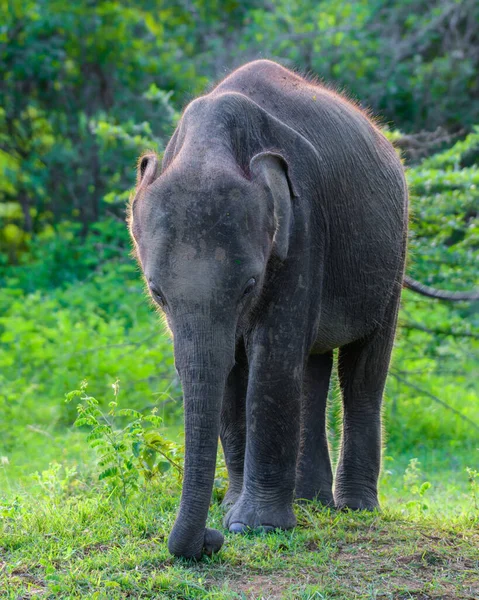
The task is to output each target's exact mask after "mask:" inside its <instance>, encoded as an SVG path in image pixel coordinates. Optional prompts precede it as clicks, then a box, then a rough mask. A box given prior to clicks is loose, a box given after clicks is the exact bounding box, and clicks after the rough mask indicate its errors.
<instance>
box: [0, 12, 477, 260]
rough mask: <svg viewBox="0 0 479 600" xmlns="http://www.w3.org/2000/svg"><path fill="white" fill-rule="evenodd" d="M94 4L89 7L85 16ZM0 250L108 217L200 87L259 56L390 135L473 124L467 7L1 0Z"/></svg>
mask: <svg viewBox="0 0 479 600" xmlns="http://www.w3.org/2000/svg"><path fill="white" fill-rule="evenodd" d="M93 7H94V9H93ZM0 21H1V23H2V27H1V30H0V86H1V87H0V91H1V96H2V106H1V108H0V249H3V250H4V251H7V252H8V254H9V257H10V259H11V260H16V259H18V255H19V253H21V252H22V249H24V246H25V242H27V241H28V239H29V238H30V235H31V233H32V232H38V231H41V230H43V228H44V227H45V226H46V225H47V224H51V223H58V222H59V221H61V220H62V219H63V218H65V217H68V218H70V219H71V218H74V219H78V220H80V222H82V224H83V230H85V228H86V227H87V226H88V224H89V223H91V222H94V221H96V220H97V219H98V218H99V216H101V215H103V216H104V215H105V214H108V213H114V214H120V213H121V212H122V208H123V206H124V204H125V199H126V197H127V196H128V190H129V189H130V188H131V186H132V167H133V165H134V161H135V157H136V156H137V155H138V154H139V153H140V152H141V151H143V150H145V149H146V148H153V149H155V150H160V151H161V150H162V149H163V148H164V145H165V142H166V140H167V139H168V137H169V136H170V134H171V132H172V129H173V125H174V123H175V120H176V118H177V115H178V112H177V111H179V110H180V109H181V107H182V106H183V105H184V103H185V102H186V101H188V100H189V99H191V98H192V96H194V95H195V94H197V93H199V92H200V91H202V90H203V89H204V88H205V85H206V84H207V82H209V81H211V80H214V79H217V78H220V77H222V76H224V74H225V72H226V71H227V70H228V69H231V68H233V67H235V66H238V65H239V64H241V63H243V62H246V61H248V60H251V59H254V58H260V57H273V58H275V59H277V60H280V62H282V63H284V64H285V65H286V66H291V67H297V68H299V69H301V70H302V71H305V72H306V71H307V72H311V73H313V74H315V75H318V76H319V77H321V78H324V79H325V80H326V81H328V82H330V83H332V84H334V85H336V86H338V87H340V88H346V89H347V90H348V92H349V93H350V94H352V95H353V96H354V97H356V98H358V99H359V100H360V102H361V104H362V105H364V106H366V107H371V108H372V109H373V111H374V112H375V113H377V114H378V115H380V116H381V118H382V119H383V120H384V121H385V122H394V123H395V126H396V127H399V128H400V129H402V130H405V131H410V130H419V129H423V128H426V129H433V128H435V127H437V126H439V125H440V126H443V127H444V126H445V127H447V128H449V129H452V130H457V129H462V128H466V129H470V128H471V126H472V125H474V123H477V122H479V83H478V78H477V72H478V70H479V52H478V51H477V47H478V44H479V33H478V27H477V23H478V22H479V5H478V3H477V2H476V1H475V0H460V1H454V0H451V1H450V2H437V3H431V2H429V1H428V0H407V2H403V1H400V0H394V1H393V2H390V1H388V0H374V1H370V0H360V1H357V0H356V1H354V2H337V1H336V0H323V1H322V2H311V1H310V0H300V1H298V2H295V3H291V2H290V1H289V0H287V1H286V0H278V1H275V2H269V1H268V2H262V1H260V0H247V1H242V2H239V1H238V0H222V1H221V2H216V1H215V2H211V1H208V0H191V1H189V2H180V1H178V0H166V1H165V0H153V1H152V2H137V3H135V5H134V6H133V5H131V4H130V3H127V2H118V1H115V2H112V1H103V2H97V3H94V4H92V3H91V2H90V0H81V1H77V2H75V3H73V4H68V3H64V2H60V1H59V0H28V1H26V2H19V1H18V0H2V2H0Z"/></svg>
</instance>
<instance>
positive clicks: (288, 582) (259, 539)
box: [0, 464, 479, 600]
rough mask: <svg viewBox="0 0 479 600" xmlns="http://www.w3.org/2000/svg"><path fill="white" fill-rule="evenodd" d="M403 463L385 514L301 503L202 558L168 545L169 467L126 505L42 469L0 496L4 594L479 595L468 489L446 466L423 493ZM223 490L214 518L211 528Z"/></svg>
mask: <svg viewBox="0 0 479 600" xmlns="http://www.w3.org/2000/svg"><path fill="white" fill-rule="evenodd" d="M407 469H409V471H408V473H409V474H408V473H401V475H400V477H399V475H398V474H396V475H395V472H394V470H392V471H390V472H389V473H387V472H386V469H385V474H384V476H383V494H382V497H384V492H388V493H389V496H390V499H389V501H388V500H384V499H383V510H382V511H381V512H380V513H379V512H378V513H372V514H371V513H353V512H341V513H340V512H336V511H333V510H329V509H327V510H325V509H322V508H321V507H320V506H319V505H316V504H314V503H310V504H306V505H299V504H298V505H297V506H296V507H295V510H296V513H297V516H298V526H297V527H296V528H295V529H294V530H292V531H289V532H282V533H280V532H278V533H273V534H269V535H264V534H263V535H261V534H249V535H246V536H234V535H232V534H227V535H226V543H225V545H224V547H223V549H222V550H221V552H220V553H219V554H217V555H215V556H213V557H212V558H211V559H210V558H205V559H203V560H202V561H200V562H197V563H196V562H188V561H185V560H181V559H175V558H173V557H171V556H170V555H169V554H168V551H167V548H166V539H167V536H168V532H169V531H170V529H171V526H172V523H173V520H174V517H175V511H176V508H177V505H178V500H179V490H180V487H179V483H178V482H177V480H176V479H175V477H174V476H173V474H170V475H168V476H166V477H164V478H163V479H161V480H160V481H158V482H157V483H155V484H150V485H149V486H148V487H147V488H146V489H143V490H141V491H140V492H138V493H137V494H136V495H134V496H133V497H132V498H131V499H130V500H129V501H128V503H127V504H126V505H125V506H124V507H122V506H121V504H120V503H119V502H113V501H111V500H107V499H106V497H105V495H104V494H102V493H100V492H101V490H99V489H98V483H97V482H96V481H95V479H94V478H93V477H90V478H88V477H87V476H85V474H84V475H83V476H82V477H78V476H77V475H68V473H67V472H66V471H63V470H61V471H58V472H51V471H47V472H45V473H43V474H42V475H41V476H40V477H39V478H37V483H38V485H37V488H35V489H34V488H31V490H30V491H29V492H28V493H25V492H24V493H23V495H21V496H18V495H17V496H16V497H15V494H10V499H9V501H4V503H3V505H1V504H0V525H1V527H0V598H1V599H2V600H3V599H5V600H14V599H15V600H17V599H20V598H21V599H24V598H25V599H26V598H41V599H43V598H45V599H47V598H55V599H56V598H69V599H70V598H71V599H73V598H75V599H76V598H96V599H97V598H100V599H103V598H105V599H117V598H118V599H119V598H158V599H160V598H165V599H169V598H172V599H173V598H177V599H190V598H205V599H209V598H211V599H213V598H214V599H216V598H218V599H225V600H228V599H233V598H237V599H280V598H281V599H283V598H285V599H303V600H306V599H333V598H334V599H349V598H358V599H366V598H367V599H373V598H374V599H375V598H378V599H379V598H384V599H398V600H399V599H410V598H414V599H417V600H419V599H421V600H429V599H450V600H453V599H474V598H479V513H478V510H477V504H476V503H477V498H476V497H475V495H474V492H471V493H469V494H468V493H467V489H466V487H465V488H464V490H463V491H462V492H460V491H458V490H457V489H456V488H454V489H456V492H455V498H456V504H454V495H453V494H452V492H451V493H450V494H449V495H448V494H447V493H446V492H447V489H448V488H447V479H448V477H450V473H449V474H448V473H447V472H446V471H444V472H443V473H442V475H441V474H440V473H436V479H434V477H432V478H431V480H432V486H431V489H430V490H424V489H423V490H422V495H421V494H420V493H419V491H420V490H421V487H422V484H421V481H422V479H423V478H424V474H423V473H421V472H420V471H419V469H418V468H417V467H413V468H412V469H411V464H410V465H409V467H407ZM397 471H398V472H399V471H400V469H397ZM456 479H460V478H458V477H456ZM441 480H442V483H441ZM404 482H406V483H407V485H408V486H409V487H404V485H405V484H404ZM466 483H467V481H466ZM220 486H221V482H220ZM400 486H401V487H400ZM418 486H419V487H418ZM418 490H419V491H418ZM11 491H12V490H11ZM427 494H430V497H429V498H428V497H427ZM220 495H221V489H219V491H217V492H216V493H215V497H214V501H213V503H212V508H211V511H210V518H209V524H210V525H212V526H213V527H217V528H221V518H222V515H223V510H222V508H221V507H220V504H219V499H220ZM441 496H442V497H443V498H445V499H446V500H447V506H446V505H445V506H444V509H443V510H441V503H440V502H441ZM459 498H461V502H460V503H458V499H459Z"/></svg>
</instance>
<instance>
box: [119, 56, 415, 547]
mask: <svg viewBox="0 0 479 600" xmlns="http://www.w3.org/2000/svg"><path fill="white" fill-rule="evenodd" d="M130 227H131V232H132V235H133V238H134V241H135V246H136V251H137V254H138V259H139V262H140V264H141V267H142V270H143V273H144V276H145V279H146V281H147V283H148V285H149V287H150V290H151V293H152V295H153V298H155V299H156V301H157V302H158V303H159V304H160V305H162V307H163V310H164V312H165V315H166V318H167V321H168V324H169V327H170V329H171V331H172V333H173V336H174V350H175V362H176V368H177V371H178V374H179V377H180V379H181V382H182V386H183V392H184V407H185V430H186V431H185V435H186V461H185V475H184V482H183V492H182V497H181V505H180V509H179V513H178V516H177V519H176V522H175V525H174V528H173V530H172V532H171V535H170V538H169V541H168V547H169V549H170V551H171V552H172V553H173V554H174V555H177V556H184V557H195V558H199V557H200V556H201V555H202V554H203V553H211V552H215V551H217V550H219V548H220V547H221V545H222V543H223V536H222V534H221V533H220V532H218V531H215V530H212V529H205V523H206V517H207V513H208V506H209V503H210V499H211V491H212V485H213V478H214V473H215V461H216V453H217V442H218V437H219V436H221V441H222V445H223V448H224V452H225V457H226V464H227V467H228V472H229V478H230V487H229V490H228V493H227V496H226V503H227V504H228V505H229V506H230V508H229V512H228V513H227V515H226V517H225V521H224V523H225V526H226V527H227V528H229V530H230V531H233V532H241V531H244V530H245V529H246V528H257V527H260V526H263V527H265V528H266V529H268V528H282V529H287V528H290V527H293V526H294V525H295V522H296V520H295V516H294V514H293V510H292V502H293V498H294V495H295V494H296V497H298V498H308V499H309V498H317V499H319V500H320V501H321V502H323V503H324V504H328V505H332V504H333V503H334V505H335V506H336V507H338V508H343V507H349V508H352V509H368V510H371V509H374V508H375V507H377V506H378V495H377V481H378V475H379V469H380V453H381V400H382V396H383V389H384V384H385V380H386V375H387V372H388V365H389V359H390V354H391V348H392V345H393V339H394V333H395V329H396V319H397V312H398V304H399V297H400V293H401V286H402V280H403V269H404V259H405V252H406V229H407V191H406V184H405V180H404V174H403V168H402V165H401V162H400V160H399V159H398V157H397V155H396V152H395V151H394V149H393V147H392V146H391V144H390V143H389V142H388V141H387V140H386V139H385V138H384V137H383V136H382V134H381V133H380V132H379V130H378V129H377V128H376V127H375V126H374V124H373V123H372V122H371V121H370V120H369V119H368V118H367V116H366V115H365V114H364V113H362V112H361V111H360V110H359V109H357V108H356V107H354V106H353V105H352V104H350V103H349V102H347V101H346V100H345V99H344V98H342V97H341V96H339V95H337V94H335V93H333V92H331V91H328V90H326V89H325V88H323V87H320V86H318V85H313V84H312V83H308V82H307V81H305V80H304V79H302V78H301V77H299V76H298V75H296V74H294V73H292V72H290V71H288V70H286V69H284V68H283V67H281V66H279V65H277V64H275V63H273V62H270V61H264V60H261V61H256V62H253V63H250V64H247V65H245V66H243V67H241V68H240V69H238V70H237V71H235V72H234V73H233V74H231V75H230V76H229V77H227V78H226V79H225V80H224V81H223V82H222V83H221V84H219V85H218V86H217V87H216V88H215V89H214V90H213V91H212V92H211V93H209V94H207V95H206V96H203V97H201V98H198V99H196V100H194V101H193V102H192V103H191V104H190V105H189V106H188V107H187V108H186V110H185V112H184V114H183V116H182V118H181V120H180V123H179V125H178V128H177V130H176V132H175V133H174V135H173V137H172V139H171V141H170V143H169V144H168V147H167V149H166V152H165V156H164V159H163V165H162V168H161V173H160V174H159V173H158V172H157V164H156V158H155V157H154V156H152V155H147V156H144V157H143V159H142V160H141V162H140V167H139V177H138V187H137V193H136V196H135V198H134V200H133V203H132V207H131V217H130ZM335 348H339V358H338V370H339V381H340V385H341V390H342V395H343V402H344V415H343V421H344V422H343V440H342V446H341V453H340V458H339V465H338V468H337V473H336V481H335V489H334V496H333V490H332V481H333V477H332V472H331V463H330V458H329V453H328V445H327V441H326V432H325V407H326V396H327V391H328V384H329V378H330V374H331V367H332V352H333V350H334V349H335Z"/></svg>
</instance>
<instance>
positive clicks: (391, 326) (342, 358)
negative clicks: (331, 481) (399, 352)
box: [335, 289, 400, 510]
mask: <svg viewBox="0 0 479 600" xmlns="http://www.w3.org/2000/svg"><path fill="white" fill-rule="evenodd" d="M399 297H400V289H398V290H397V291H395V293H394V295H393V297H392V298H391V300H390V303H389V305H388V309H387V311H386V314H385V317H384V320H383V322H382V323H381V325H380V326H378V328H377V329H376V330H375V331H374V332H373V333H372V334H371V335H370V336H368V337H367V338H365V339H363V340H360V341H358V342H354V343H353V344H349V345H348V346H345V347H343V348H341V349H340V351H339V358H338V375H339V383H340V386H341V391H342V395H343V437H342V444H341V452H340V457H339V463H338V468H337V471H336V482H335V502H336V506H337V508H351V509H357V510H362V509H366V510H373V509H374V508H376V507H378V506H379V503H378V489H377V485H378V478H379V471H380V467H381V404H382V398H383V392H384V386H385V384H386V378H387V374H388V368H389V361H390V358H391V351H392V347H393V342H394V333H395V330H396V322H397V313H398V307H399Z"/></svg>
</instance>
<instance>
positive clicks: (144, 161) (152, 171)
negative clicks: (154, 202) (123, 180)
mask: <svg viewBox="0 0 479 600" xmlns="http://www.w3.org/2000/svg"><path fill="white" fill-rule="evenodd" d="M157 172H158V157H157V156H156V154H155V153H153V152H148V154H143V155H142V156H140V158H139V160H138V168H137V171H136V185H137V188H138V189H142V188H145V187H148V186H149V185H150V184H151V183H153V182H154V181H155V179H156V176H157Z"/></svg>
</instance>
